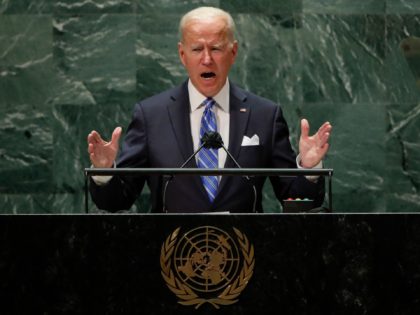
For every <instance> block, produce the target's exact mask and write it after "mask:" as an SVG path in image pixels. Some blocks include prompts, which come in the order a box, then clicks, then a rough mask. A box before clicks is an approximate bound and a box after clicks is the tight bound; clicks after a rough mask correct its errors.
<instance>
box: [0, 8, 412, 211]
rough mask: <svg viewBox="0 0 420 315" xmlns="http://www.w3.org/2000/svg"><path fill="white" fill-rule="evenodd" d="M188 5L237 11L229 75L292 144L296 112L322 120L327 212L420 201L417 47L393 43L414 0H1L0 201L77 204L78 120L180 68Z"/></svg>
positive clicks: (110, 118)
mask: <svg viewBox="0 0 420 315" xmlns="http://www.w3.org/2000/svg"><path fill="white" fill-rule="evenodd" d="M198 5H212V6H218V7H221V8H223V9H226V10H228V11H230V12H231V13H232V14H233V16H234V18H235V20H236V22H237V25H238V32H239V33H238V38H239V41H240V51H239V56H238V60H237V63H236V65H235V67H234V69H233V72H232V74H231V79H233V80H234V81H236V82H237V83H238V84H240V85H241V86H243V87H245V88H248V89H250V90H252V91H253V92H255V93H258V94H260V95H262V96H265V97H268V98H271V99H273V100H275V101H277V102H279V103H281V104H282V106H283V109H284V111H285V115H286V118H287V119H288V121H289V124H290V129H291V133H292V141H293V144H294V145H295V144H296V143H297V137H298V131H299V129H298V128H299V124H298V121H299V118H301V117H307V118H308V119H309V120H310V122H311V123H312V125H313V126H314V128H315V126H318V125H319V124H321V123H322V122H323V121H324V120H329V121H331V122H332V124H333V125H334V134H333V137H332V139H331V150H330V153H329V155H328V158H327V159H326V161H325V166H326V167H330V168H334V170H335V173H334V183H333V189H334V197H335V200H334V201H335V210H336V211H340V212H341V211H342V212H349V211H368V212H375V211H380V212H391V211H392V212H394V211H420V195H419V189H420V139H419V134H420V84H419V83H418V82H419V80H420V48H417V54H416V51H415V47H414V48H413V47H410V48H411V51H407V50H405V51H403V50H402V49H401V48H400V43H401V41H402V40H404V39H406V38H408V37H410V36H417V37H420V1H418V0H300V1H298V0H296V1H295V0H288V1H279V0H263V1H261V0H230V1H226V0H220V1H216V0H195V1H192V0H189V1H180V0H176V1H174V0H158V1H146V0H113V1H110V0H108V1H99V0H89V1H79V2H78V1H69V0H62V1H52V0H43V1H35V0H19V1H10V0H0V211H1V212H3V213H51V212H59V213H78V212H82V211H83V181H84V179H83V173H82V169H83V168H84V167H86V166H88V165H89V161H88V157H87V154H86V136H87V134H88V132H89V131H90V130H91V129H93V128H95V129H97V130H99V131H100V132H103V133H104V134H108V135H110V133H111V132H112V130H113V128H114V126H116V125H123V126H126V125H127V123H128V121H129V119H130V116H131V110H132V108H133V105H134V103H135V101H136V100H138V99H141V98H144V97H147V96H149V95H151V94H153V93H156V92H159V91H161V90H163V89H166V88H169V87H172V86H173V85H175V84H178V83H180V82H182V81H183V80H184V78H185V72H184V70H183V68H182V66H181V65H180V63H179V61H178V56H177V50H176V44H177V23H178V20H179V18H180V16H181V15H182V14H183V13H184V12H185V11H187V10H189V9H191V8H194V7H196V6H198ZM413 45H414V44H413ZM414 46H415V45H414ZM419 47H420V45H419ZM413 49H414V52H413ZM409 52H410V53H409ZM405 55H407V58H406V57H405ZM416 81H417V85H416ZM265 207H266V209H267V210H268V211H279V206H278V203H277V202H276V201H275V200H274V199H273V194H272V192H271V190H270V187H267V189H266V200H265ZM147 208H148V202H147V192H146V194H145V195H144V196H142V198H141V200H139V203H138V205H137V206H136V207H134V208H133V211H135V210H136V209H141V210H139V211H147Z"/></svg>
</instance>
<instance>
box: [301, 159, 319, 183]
mask: <svg viewBox="0 0 420 315" xmlns="http://www.w3.org/2000/svg"><path fill="white" fill-rule="evenodd" d="M300 161H301V159H300V154H299V155H298V156H297V157H296V165H297V167H298V168H299V169H304V168H305V167H303V166H301V165H300ZM322 167H323V165H322V160H321V161H320V162H319V163H318V164H317V165H315V166H314V167H312V168H311V169H314V168H322ZM305 177H306V179H307V180H309V181H310V182H313V183H316V182H317V181H318V178H319V176H318V175H316V176H305Z"/></svg>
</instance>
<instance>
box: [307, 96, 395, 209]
mask: <svg viewBox="0 0 420 315" xmlns="http://www.w3.org/2000/svg"><path fill="white" fill-rule="evenodd" d="M300 111H301V114H302V117H305V118H307V119H308V120H309V121H310V123H311V125H312V126H313V127H312V131H311V132H312V133H314V132H316V130H317V128H318V127H319V126H320V125H321V124H322V123H323V122H324V121H329V122H330V123H331V124H332V126H333V132H332V136H331V139H330V150H329V152H328V155H327V157H326V158H325V160H324V166H325V167H326V168H333V169H334V175H333V197H334V211H335V212H345V211H356V210H355V209H357V211H366V212H370V211H383V210H384V209H385V205H386V199H385V197H386V195H387V191H386V185H385V180H386V178H387V174H386V167H387V164H386V153H385V144H384V139H385V136H386V115H385V106H384V105H383V104H366V103H360V104H336V103H333V104H303V105H302V106H301V109H300Z"/></svg>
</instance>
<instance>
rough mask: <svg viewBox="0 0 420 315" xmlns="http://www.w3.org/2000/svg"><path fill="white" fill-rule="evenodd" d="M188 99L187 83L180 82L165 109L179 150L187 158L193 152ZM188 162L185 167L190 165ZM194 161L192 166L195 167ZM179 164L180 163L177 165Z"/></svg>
mask: <svg viewBox="0 0 420 315" xmlns="http://www.w3.org/2000/svg"><path fill="white" fill-rule="evenodd" d="M189 104H190V101H189V98H188V87H187V84H186V83H184V84H182V85H181V86H180V87H179V88H178V89H175V90H174V91H173V93H172V94H171V101H170V102H169V103H168V106H167V109H168V114H169V120H170V121H171V124H172V130H173V132H174V134H175V138H176V140H177V144H178V147H179V149H180V151H181V154H182V157H183V159H184V161H185V160H187V158H188V157H190V156H191V154H193V150H194V146H193V141H192V136H191V123H190V105H189ZM192 165H193V164H189V165H188V166H187V167H192ZM195 165H196V164H195V161H194V166H193V167H195ZM179 166H181V165H179Z"/></svg>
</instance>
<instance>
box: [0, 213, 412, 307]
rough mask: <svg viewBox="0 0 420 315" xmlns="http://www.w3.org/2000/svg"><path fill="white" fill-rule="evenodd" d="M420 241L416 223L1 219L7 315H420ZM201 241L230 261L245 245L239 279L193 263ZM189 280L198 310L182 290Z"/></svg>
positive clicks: (354, 217)
mask: <svg viewBox="0 0 420 315" xmlns="http://www.w3.org/2000/svg"><path fill="white" fill-rule="evenodd" d="M175 231H178V233H177V234H176V233H175ZM196 232H198V233H196ZM419 232H420V215H418V214H414V213H413V214H244V215H239V214H237V215H221V214H215V215H205V214H195V215H181V214H179V215H172V214H139V215H113V214H109V215H94V214H89V215H83V214H82V215H2V216H0V300H1V302H2V303H1V305H2V306H1V307H2V314H148V315H153V314H243V315H247V314H249V315H251V314H252V315H255V314H267V315H269V314H276V315H277V314H331V315H332V314H341V315H345V314H418V312H419V311H420V299H419V296H420V264H419V262H420V233H419ZM174 233H175V234H174ZM206 233H207V234H206ZM200 234H201V235H204V236H205V235H207V237H208V238H209V240H210V241H209V243H212V244H213V245H211V246H210V248H212V249H213V251H216V252H220V253H222V254H223V251H224V250H227V249H228V246H227V245H229V246H231V248H232V249H233V245H232V244H233V243H231V241H235V242H236V241H238V242H237V243H238V244H239V245H238V248H239V250H238V252H239V253H240V254H241V255H239V256H241V257H242V256H243V255H242V253H243V252H245V254H246V255H245V256H247V257H245V259H248V260H247V261H244V260H241V259H243V258H240V259H239V260H238V261H239V264H237V266H238V267H237V269H238V273H236V274H235V275H233V273H232V274H230V273H229V269H224V268H223V263H224V262H223V260H221V258H220V257H219V258H220V259H219V260H218V262H219V265H218V266H217V265H216V263H215V261H216V260H214V258H210V257H198V258H197V255H196V256H195V257H194V259H193V257H192V256H193V254H196V253H197V252H199V249H202V248H205V246H204V245H205V243H200V242H202V240H201V239H200V237H199V235H200ZM197 235H198V236H197ZM212 235H213V236H214V235H216V236H217V237H216V239H217V240H218V242H219V243H220V244H221V245H220V247H219V248H217V247H215V244H216V243H215V241H214V240H215V238H213V236H212ZM185 236H186V238H185ZM204 239H205V238H204ZM238 239H240V240H238ZM182 240H184V243H182ZM187 240H189V241H190V245H191V246H187V245H188V242H185V241H187ZM171 242H174V244H175V243H177V244H176V245H175V246H172V245H171ZM178 242H179V243H178ZM240 242H242V245H241V244H240ZM244 244H245V245H246V246H245V245H244ZM171 246H172V247H171ZM176 246H178V247H177V248H176ZM251 246H252V252H251ZM172 248H173V251H172ZM182 250H184V251H182ZM229 255H230V254H229ZM168 257H170V258H171V265H170V266H169V267H168V261H169V260H168V259H167V258H168ZM183 257H184V258H186V260H177V259H183ZM226 257H227V258H229V257H231V258H235V257H236V256H234V255H232V256H226ZM190 258H191V260H190V261H191V266H193V267H194V268H198V269H196V270H195V271H194V272H195V274H200V276H201V279H209V278H210V277H211V275H208V273H207V275H208V276H206V274H205V273H204V272H205V271H206V269H205V268H204V269H200V268H202V267H203V266H207V267H208V268H207V271H209V272H210V271H217V272H219V271H220V276H221V278H219V279H216V280H215V278H212V280H211V281H213V282H212V283H214V282H217V281H219V283H221V282H222V280H223V281H224V280H226V282H228V281H231V282H229V284H228V285H227V286H225V287H223V288H222V289H221V291H222V293H223V291H224V290H226V288H227V287H228V286H229V285H230V286H231V287H235V289H237V293H239V294H238V295H237V296H234V297H233V295H234V293H232V292H230V296H229V295H228V294H225V295H224V296H222V297H220V294H222V293H218V294H219V295H212V294H213V293H212V292H210V293H207V294H205V292H203V291H199V290H198V289H197V288H198V287H199V284H200V281H199V280H198V279H200V278H199V277H197V278H194V279H193V277H194V276H193V275H192V274H191V272H189V271H186V268H187V267H188V264H187V262H188V259H190ZM216 258H217V257H216ZM206 259H207V260H206ZM232 261H233V259H232ZM252 262H253V263H254V265H253V266H251V264H252ZM231 265H232V266H233V264H231ZM176 266H178V267H179V266H182V267H184V268H181V270H175V267H176ZM225 266H226V267H229V266H230V265H228V264H227V263H225ZM244 266H246V268H245V267H244ZM165 268H166V269H165ZM168 268H169V269H171V270H172V273H173V278H174V279H175V283H176V286H178V290H180V291H178V292H174V291H173V290H171V289H170V288H169V286H168V282H170V280H168V279H167V278H165V277H164V276H166V277H170V276H168V274H169V272H168ZM234 268H236V267H234V266H233V267H232V268H231V269H232V270H233V269H234ZM244 268H245V269H246V270H245V271H244ZM251 269H252V270H251ZM184 271H185V273H184ZM251 272H252V274H250V273H251ZM186 274H189V275H190V278H188V277H185V275H186ZM223 276H225V277H226V279H223ZM245 278H246V279H245ZM238 279H239V280H238ZM189 280H194V281H195V283H194V282H193V281H191V283H193V285H191V287H192V289H191V291H193V293H194V294H196V295H197V297H198V298H200V299H205V300H206V301H204V302H203V301H201V302H203V303H201V304H200V305H198V304H199V303H200V301H199V302H197V298H195V297H193V298H191V293H190V292H189V291H188V290H187V289H185V288H183V287H182V288H181V289H179V287H181V286H180V285H179V283H189V282H188V281H189ZM236 280H238V281H237V282H235V281H236ZM183 281H186V282H183ZM240 281H242V283H241V284H244V283H245V282H246V285H245V286H240V285H239V283H240ZM202 283H204V284H205V283H206V281H202ZM202 283H201V284H202ZM208 283H210V282H208ZM169 285H170V284H169ZM218 292H220V291H218ZM188 295H190V296H188ZM212 298H213V299H214V300H213V302H214V303H213V304H215V305H216V306H218V307H219V308H216V307H215V305H213V304H212V303H210V299H212ZM188 299H189V300H188ZM194 299H195V301H193V300H194ZM234 300H237V301H235V302H234V303H231V304H228V303H225V304H224V302H226V301H227V302H232V301H234ZM186 301H187V302H188V301H193V302H192V303H191V305H183V304H180V302H186ZM197 306H198V307H197Z"/></svg>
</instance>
